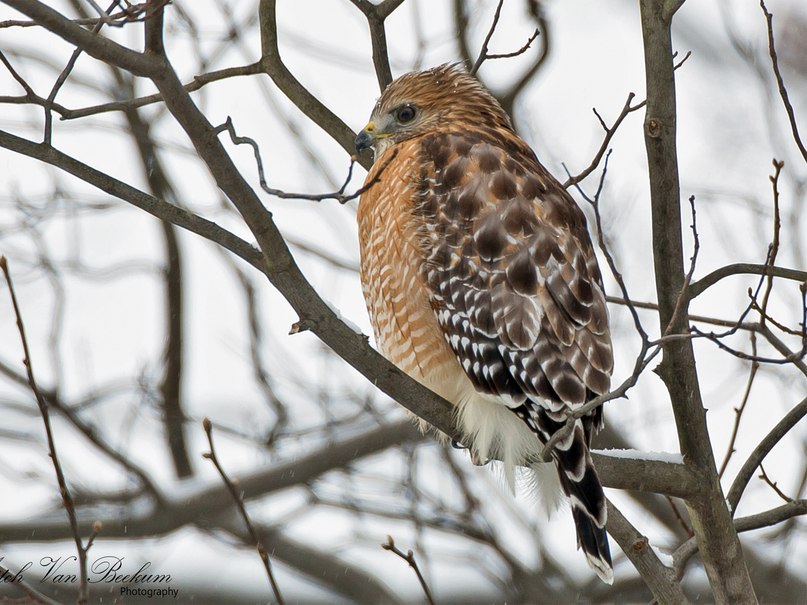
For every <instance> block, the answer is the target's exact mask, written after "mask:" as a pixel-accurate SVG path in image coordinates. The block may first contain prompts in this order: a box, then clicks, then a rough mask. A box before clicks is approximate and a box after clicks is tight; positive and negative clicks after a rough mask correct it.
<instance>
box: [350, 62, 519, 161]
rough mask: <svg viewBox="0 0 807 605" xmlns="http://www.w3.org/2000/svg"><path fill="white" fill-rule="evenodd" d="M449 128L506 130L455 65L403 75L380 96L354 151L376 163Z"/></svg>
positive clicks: (492, 104)
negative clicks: (370, 153)
mask: <svg viewBox="0 0 807 605" xmlns="http://www.w3.org/2000/svg"><path fill="white" fill-rule="evenodd" d="M452 124H466V125H468V124H470V125H473V126H490V127H492V128H502V127H504V128H508V129H509V128H511V125H510V119H509V118H508V117H507V114H506V113H505V112H504V110H503V109H502V108H501V106H500V105H499V103H498V102H497V101H496V99H495V98H494V97H493V95H491V94H490V93H489V92H488V91H487V90H486V89H485V87H484V86H482V84H480V83H479V80H477V79H476V78H475V77H474V76H472V75H470V74H469V73H467V72H466V71H465V70H464V69H462V67H460V66H459V65H457V64H445V65H440V66H439V67H435V68H433V69H429V70H426V71H413V72H409V73H407V74H404V75H403V76H401V77H400V78H398V79H397V80H395V81H394V82H392V83H391V84H390V85H389V86H388V87H387V88H386V90H384V92H383V94H382V95H381V97H380V98H379V99H378V102H377V103H376V105H375V107H374V108H373V113H372V115H371V116H370V121H369V122H368V123H367V125H366V126H365V127H364V128H363V129H362V130H361V131H360V132H359V134H358V136H357V137H356V151H357V152H359V153H360V152H361V151H363V150H364V149H367V148H368V147H373V148H374V149H375V157H376V159H378V158H379V157H380V156H381V154H383V153H384V151H386V150H387V149H389V148H390V147H392V146H393V145H394V144H396V143H400V142H401V141H405V140H407V139H411V138H413V137H417V136H419V135H422V134H426V133H428V132H431V131H433V130H436V129H438V128H442V129H445V128H447V127H448V128H450V126H451V125H452Z"/></svg>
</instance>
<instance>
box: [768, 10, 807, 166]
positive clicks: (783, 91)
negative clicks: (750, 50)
mask: <svg viewBox="0 0 807 605" xmlns="http://www.w3.org/2000/svg"><path fill="white" fill-rule="evenodd" d="M759 6H760V7H762V12H763V13H764V15H765V20H766V22H767V24H768V54H770V57H771V64H772V65H773V73H774V75H775V76H776V85H777V87H778V88H779V96H780V97H782V103H784V105H785V111H786V112H787V119H788V121H789V122H790V131H791V132H792V133H793V140H794V141H795V142H796V146H797V147H798V148H799V151H800V152H801V157H803V158H804V161H805V162H807V147H805V146H804V143H803V142H802V140H801V136H799V127H798V124H797V123H796V114H795V112H794V111H793V105H792V104H791V103H790V97H789V96H788V94H787V88H786V87H785V81H784V78H782V72H781V71H779V59H778V57H777V55H776V47H775V46H774V42H773V15H772V14H771V13H769V12H768V7H766V6H765V1H764V0H759Z"/></svg>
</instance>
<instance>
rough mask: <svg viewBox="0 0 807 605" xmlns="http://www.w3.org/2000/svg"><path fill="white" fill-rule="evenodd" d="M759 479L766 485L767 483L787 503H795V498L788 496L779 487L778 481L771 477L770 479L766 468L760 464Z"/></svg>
mask: <svg viewBox="0 0 807 605" xmlns="http://www.w3.org/2000/svg"><path fill="white" fill-rule="evenodd" d="M758 477H759V478H760V479H762V480H763V481H764V482H765V483H767V484H768V485H769V486H770V488H771V489H772V490H773V491H774V492H776V495H777V496H779V497H780V498H781V499H782V500H784V501H785V502H793V498H791V497H790V496H788V495H786V494H785V493H784V492H783V491H782V490H781V489H779V486H778V485H777V483H776V481H773V480H772V479H771V478H770V477H768V473H766V472H765V467H764V466H762V463H760V464H759V475H758Z"/></svg>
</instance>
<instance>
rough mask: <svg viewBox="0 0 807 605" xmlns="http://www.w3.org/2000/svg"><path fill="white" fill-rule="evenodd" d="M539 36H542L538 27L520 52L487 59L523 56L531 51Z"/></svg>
mask: <svg viewBox="0 0 807 605" xmlns="http://www.w3.org/2000/svg"><path fill="white" fill-rule="evenodd" d="M539 35H541V30H540V29H538V28H537V27H536V28H535V31H534V32H532V34H531V35H530V37H529V38H527V41H526V42H525V43H524V46H522V47H521V48H519V49H518V50H514V51H513V52H509V53H498V54H493V55H488V56H487V58H488V59H511V58H513V57H517V56H519V55H523V54H524V53H525V52H527V50H529V48H530V46H532V43H533V42H535V39H536V38H537V37H538V36H539Z"/></svg>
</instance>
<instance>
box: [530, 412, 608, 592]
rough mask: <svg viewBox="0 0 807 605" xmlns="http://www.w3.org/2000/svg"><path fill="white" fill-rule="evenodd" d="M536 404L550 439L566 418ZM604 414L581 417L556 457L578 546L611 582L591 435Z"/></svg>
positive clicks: (543, 433)
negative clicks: (553, 414)
mask: <svg viewBox="0 0 807 605" xmlns="http://www.w3.org/2000/svg"><path fill="white" fill-rule="evenodd" d="M536 408H537V406H535V407H534V408H533V409H532V410H530V412H531V414H530V417H531V419H532V420H533V423H534V426H535V428H537V429H538V430H537V431H536V432H537V433H538V435H539V437H540V438H541V440H542V441H544V442H546V441H547V440H548V439H549V438H550V436H551V435H552V434H554V433H555V432H556V431H558V430H559V429H561V428H562V426H563V421H562V419H557V420H556V419H553V418H551V417H550V416H549V414H547V413H545V412H543V410H540V408H537V409H536ZM600 423H601V417H595V418H591V417H589V418H583V419H580V420H577V421H576V423H575V426H574V430H573V431H572V433H571V435H569V437H568V438H566V439H563V440H562V441H560V442H559V443H558V444H557V446H556V447H555V449H554V451H553V453H552V456H553V458H554V459H555V464H556V466H557V471H558V476H559V478H560V485H561V488H562V489H563V493H564V494H566V496H567V497H568V498H569V500H570V501H571V505H572V517H573V518H574V524H575V528H576V529H577V547H578V548H580V549H582V550H583V553H584V554H585V555H586V560H587V561H588V564H589V565H590V566H591V567H592V568H593V569H594V571H595V572H596V573H597V575H598V576H599V577H600V579H602V581H603V582H606V583H607V584H612V583H613V581H614V571H613V565H612V563H611V551H610V548H609V546H608V536H607V534H606V532H605V523H606V521H607V517H608V513H607V509H606V503H605V494H604V493H603V490H602V484H601V483H600V479H599V477H598V476H597V471H596V470H595V468H594V462H593V461H592V459H591V454H590V453H589V445H590V443H591V435H592V432H593V430H594V429H595V428H599V427H598V426H597V425H599V424H600Z"/></svg>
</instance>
